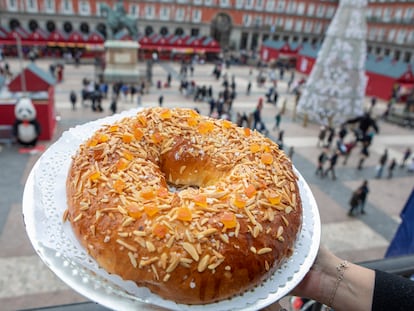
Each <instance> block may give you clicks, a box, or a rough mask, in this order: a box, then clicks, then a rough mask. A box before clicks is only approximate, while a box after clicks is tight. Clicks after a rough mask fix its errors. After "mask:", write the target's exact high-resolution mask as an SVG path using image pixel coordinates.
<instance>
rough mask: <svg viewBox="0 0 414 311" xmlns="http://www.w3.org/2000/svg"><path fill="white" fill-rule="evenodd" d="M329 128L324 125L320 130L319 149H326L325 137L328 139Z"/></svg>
mask: <svg viewBox="0 0 414 311" xmlns="http://www.w3.org/2000/svg"><path fill="white" fill-rule="evenodd" d="M326 132H327V128H326V126H324V125H322V126H321V127H320V129H319V134H318V147H321V146H322V147H325V137H326Z"/></svg>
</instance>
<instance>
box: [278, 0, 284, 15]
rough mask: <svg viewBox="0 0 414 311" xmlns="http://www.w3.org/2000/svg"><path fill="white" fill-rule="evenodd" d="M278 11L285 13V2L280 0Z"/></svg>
mask: <svg viewBox="0 0 414 311" xmlns="http://www.w3.org/2000/svg"><path fill="white" fill-rule="evenodd" d="M276 10H277V11H278V12H280V13H283V12H284V11H285V0H279V1H278V2H277V8H276Z"/></svg>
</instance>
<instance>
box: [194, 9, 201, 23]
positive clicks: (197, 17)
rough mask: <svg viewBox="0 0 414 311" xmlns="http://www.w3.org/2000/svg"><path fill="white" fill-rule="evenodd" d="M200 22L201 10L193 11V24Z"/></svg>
mask: <svg viewBox="0 0 414 311" xmlns="http://www.w3.org/2000/svg"><path fill="white" fill-rule="evenodd" d="M200 21H201V10H193V22H194V23H199V22H200Z"/></svg>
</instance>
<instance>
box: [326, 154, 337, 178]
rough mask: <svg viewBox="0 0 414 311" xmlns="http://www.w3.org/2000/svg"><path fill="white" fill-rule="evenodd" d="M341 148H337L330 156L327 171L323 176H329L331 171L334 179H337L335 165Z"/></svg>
mask: <svg viewBox="0 0 414 311" xmlns="http://www.w3.org/2000/svg"><path fill="white" fill-rule="evenodd" d="M339 154H340V152H339V150H336V151H335V152H334V153H333V154H332V156H331V157H330V158H329V167H328V168H327V169H326V171H325V172H324V173H323V176H327V175H328V173H329V172H331V174H332V179H333V180H335V179H336V175H335V166H336V163H337V162H338V157H339Z"/></svg>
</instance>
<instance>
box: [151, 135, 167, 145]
mask: <svg viewBox="0 0 414 311" xmlns="http://www.w3.org/2000/svg"><path fill="white" fill-rule="evenodd" d="M151 139H152V141H153V142H154V144H159V143H160V142H162V140H163V139H164V137H162V135H161V134H160V133H158V132H157V133H154V134H152V136H151Z"/></svg>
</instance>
